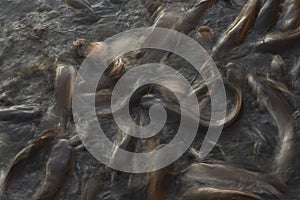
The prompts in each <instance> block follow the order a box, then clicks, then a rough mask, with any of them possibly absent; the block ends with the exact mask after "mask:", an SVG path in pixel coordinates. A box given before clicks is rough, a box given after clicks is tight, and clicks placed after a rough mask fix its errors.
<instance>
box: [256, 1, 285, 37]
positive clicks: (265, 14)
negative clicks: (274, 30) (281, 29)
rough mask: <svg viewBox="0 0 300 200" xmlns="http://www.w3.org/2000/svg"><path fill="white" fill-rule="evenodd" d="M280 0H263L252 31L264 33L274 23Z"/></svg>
mask: <svg viewBox="0 0 300 200" xmlns="http://www.w3.org/2000/svg"><path fill="white" fill-rule="evenodd" d="M280 1H281V0H265V1H264V4H263V6H262V8H261V9H260V11H259V13H258V15H257V17H256V20H255V24H254V27H253V29H254V31H255V32H257V33H266V32H267V31H269V30H270V28H271V27H272V26H273V25H274V24H275V22H276V19H277V16H278V13H279V8H280Z"/></svg>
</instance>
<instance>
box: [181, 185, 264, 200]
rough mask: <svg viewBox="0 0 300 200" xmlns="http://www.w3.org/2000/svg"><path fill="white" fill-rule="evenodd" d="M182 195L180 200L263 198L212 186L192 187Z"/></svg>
mask: <svg viewBox="0 0 300 200" xmlns="http://www.w3.org/2000/svg"><path fill="white" fill-rule="evenodd" d="M182 197H183V198H182V200H183V199H184V200H199V199H205V200H263V199H262V198H261V197H259V196H257V195H254V194H252V193H250V192H247V191H242V190H239V189H225V188H214V187H203V188H192V189H189V190H188V191H186V192H184V194H183V195H182Z"/></svg>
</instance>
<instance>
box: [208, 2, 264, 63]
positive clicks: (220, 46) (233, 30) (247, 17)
mask: <svg viewBox="0 0 300 200" xmlns="http://www.w3.org/2000/svg"><path fill="white" fill-rule="evenodd" d="M258 8H259V0H253V1H248V3H247V4H246V5H245V6H244V8H243V9H242V11H241V12H240V14H239V15H238V16H237V18H236V19H235V20H234V22H233V23H232V24H231V25H230V26H229V28H228V29H227V30H226V31H225V33H223V35H222V36H221V38H220V39H219V40H218V42H217V44H216V45H215V46H214V48H213V51H212V58H213V59H214V60H219V59H222V58H224V57H225V56H226V55H227V54H228V53H229V52H230V51H231V50H232V49H233V48H234V47H236V46H238V45H240V44H241V43H242V42H243V41H244V39H245V38H246V36H247V35H248V32H249V30H250V29H251V27H252V25H253V23H254V22H255V19H256V16H257V13H258Z"/></svg>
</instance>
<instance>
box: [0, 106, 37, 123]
mask: <svg viewBox="0 0 300 200" xmlns="http://www.w3.org/2000/svg"><path fill="white" fill-rule="evenodd" d="M40 113H41V111H40V110H39V109H38V106H25V105H20V106H12V107H8V108H3V107H2V108H0V121H11V120H13V121H22V122H24V121H25V120H32V119H34V118H35V117H37V116H39V114H40Z"/></svg>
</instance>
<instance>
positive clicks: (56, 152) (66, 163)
mask: <svg viewBox="0 0 300 200" xmlns="http://www.w3.org/2000/svg"><path fill="white" fill-rule="evenodd" d="M73 162H74V153H73V149H72V148H71V147H70V145H69V142H68V141H66V140H59V141H58V143H57V144H56V145H55V146H54V147H53V149H52V152H51V155H50V158H49V160H48V162H47V166H46V175H45V179H44V180H43V183H42V185H41V187H40V188H39V189H38V191H37V192H36V193H35V195H34V197H33V199H34V200H53V199H54V198H56V197H57V196H58V195H59V193H60V191H61V190H62V188H63V187H64V185H65V183H66V180H67V178H68V175H69V174H70V172H71V170H72V166H73Z"/></svg>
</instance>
